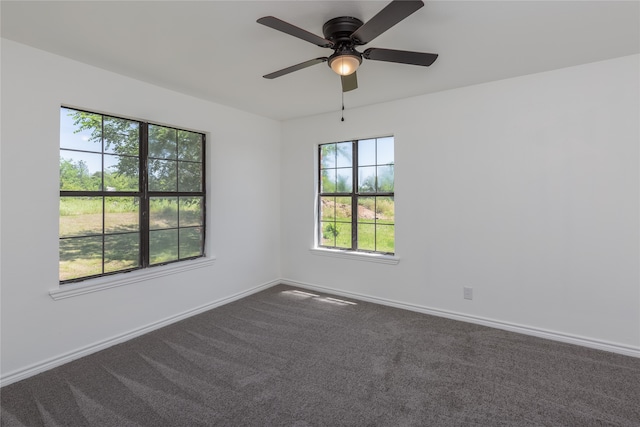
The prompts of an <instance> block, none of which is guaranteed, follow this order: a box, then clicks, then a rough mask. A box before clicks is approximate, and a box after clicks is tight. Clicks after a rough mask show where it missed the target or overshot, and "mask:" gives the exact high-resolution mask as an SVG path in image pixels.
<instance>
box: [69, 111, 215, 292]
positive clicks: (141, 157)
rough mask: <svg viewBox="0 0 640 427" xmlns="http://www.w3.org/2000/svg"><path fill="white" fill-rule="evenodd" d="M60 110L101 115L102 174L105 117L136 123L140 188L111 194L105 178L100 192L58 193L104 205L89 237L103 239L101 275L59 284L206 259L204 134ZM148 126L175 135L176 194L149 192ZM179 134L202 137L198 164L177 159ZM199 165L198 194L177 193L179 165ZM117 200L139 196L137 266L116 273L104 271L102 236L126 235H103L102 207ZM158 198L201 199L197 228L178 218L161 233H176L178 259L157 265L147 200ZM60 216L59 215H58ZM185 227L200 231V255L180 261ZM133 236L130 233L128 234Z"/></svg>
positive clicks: (81, 151)
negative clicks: (95, 199)
mask: <svg viewBox="0 0 640 427" xmlns="http://www.w3.org/2000/svg"><path fill="white" fill-rule="evenodd" d="M63 109H66V110H73V111H78V112H81V113H87V114H94V115H99V116H102V127H103V129H102V139H103V146H102V148H101V150H102V152H101V153H99V154H101V155H102V171H103V172H104V170H105V162H104V157H105V154H107V155H109V153H107V152H105V149H104V122H105V118H107V119H117V120H126V121H129V122H132V123H137V124H138V126H139V128H138V129H139V142H138V143H139V145H138V156H137V158H138V164H139V170H138V178H139V188H138V191H111V190H110V189H109V188H104V187H105V186H104V177H102V180H103V181H102V185H101V188H100V190H62V189H61V190H60V195H59V200H62V198H63V197H99V198H102V203H103V209H102V226H103V228H102V233H101V234H95V235H92V236H95V237H97V236H101V237H102V273H100V274H91V275H87V276H82V277H77V278H71V279H67V280H59V283H60V285H66V284H70V283H77V282H82V281H85V280H89V279H95V278H99V277H105V276H112V275H117V274H121V273H127V272H131V271H136V270H143V269H147V268H152V267H157V266H162V265H167V264H173V263H179V262H183V261H188V260H193V259H197V258H203V257H205V256H206V234H207V233H206V218H207V209H206V206H207V193H206V188H207V187H206V164H207V161H206V159H207V157H206V146H207V144H206V142H207V141H206V134H205V133H203V132H198V131H193V130H187V129H182V128H178V127H175V126H167V125H164V124H158V123H154V122H152V121H145V120H138V119H131V118H127V117H121V116H115V115H111V114H105V113H98V112H94V111H89V110H84V109H79V108H76V107H68V106H65V105H62V106H61V107H60V111H62V110H63ZM150 126H159V127H163V128H166V129H170V130H175V133H176V158H175V160H172V161H175V162H176V191H151V190H149V159H150V158H149V127H150ZM179 132H188V133H191V134H196V135H199V136H200V137H201V152H200V157H201V160H200V162H195V161H192V160H184V159H179V156H178V150H179V148H178V147H179V142H178V140H179V137H178V135H179ZM59 151H60V154H61V155H62V152H63V151H71V152H79V153H91V154H98V153H97V152H96V151H87V150H78V149H69V148H63V147H60V150H59ZM130 157H135V156H130ZM181 162H182V163H199V164H200V165H201V169H200V171H201V172H200V173H201V180H200V191H179V189H180V182H179V179H180V174H179V172H178V170H179V167H178V166H179V163H181ZM117 197H138V198H139V206H140V208H139V229H138V230H139V235H140V237H139V239H140V240H139V253H138V265H137V266H136V267H131V268H124V269H122V270H117V271H107V272H105V256H104V253H105V236H109V235H117V234H125V233H106V232H105V215H106V212H105V211H106V210H105V209H104V206H105V200H106V198H117ZM154 197H156V198H158V197H171V198H173V197H175V198H176V199H177V201H179V200H180V197H185V198H201V212H202V217H201V224H199V225H196V226H180V223H179V219H178V223H177V226H175V227H167V228H165V229H162V230H177V239H178V240H177V251H178V258H177V259H172V260H169V261H164V262H158V263H152V262H151V259H150V233H151V232H153V231H155V230H153V229H151V227H150V200H151V199H152V198H154ZM177 212H178V213H177V215H178V218H179V215H180V209H179V208H177ZM59 217H60V214H59ZM188 228H197V229H200V230H201V239H200V254H199V255H195V256H188V257H184V258H180V255H179V251H180V230H182V229H188ZM131 234H133V233H131ZM83 237H88V236H67V237H61V236H60V235H59V236H58V240H59V242H60V241H62V240H68V239H79V238H83Z"/></svg>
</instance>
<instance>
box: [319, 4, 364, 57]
mask: <svg viewBox="0 0 640 427" xmlns="http://www.w3.org/2000/svg"><path fill="white" fill-rule="evenodd" d="M362 25H363V22H362V21H361V20H359V19H358V18H354V17H352V16H339V17H337V18H333V19H330V20H329V21H327V22H325V23H324V25H323V26H322V34H324V37H325V38H326V39H327V40H329V41H331V42H333V43H334V45H333V50H334V51H335V52H334V53H333V55H331V56H330V57H329V61H328V64H327V65H329V67H331V64H332V62H333V60H334V59H335V58H337V57H340V56H343V55H349V56H353V57H356V58H357V59H358V61H359V62H360V63H362V54H361V53H360V52H358V51H357V50H356V49H355V44H356V43H355V42H354V40H353V39H352V38H351V34H353V33H354V32H355V31H356V30H357V29H358V28H360V27H361V26H362Z"/></svg>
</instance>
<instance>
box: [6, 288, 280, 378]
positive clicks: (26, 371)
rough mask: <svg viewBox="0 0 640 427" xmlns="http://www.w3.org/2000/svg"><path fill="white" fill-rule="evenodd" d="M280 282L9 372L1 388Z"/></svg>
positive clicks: (240, 293) (249, 290)
mask: <svg viewBox="0 0 640 427" xmlns="http://www.w3.org/2000/svg"><path fill="white" fill-rule="evenodd" d="M280 283H281V281H280V280H272V281H270V282H266V283H263V284H261V285H259V286H256V287H253V288H251V289H248V290H246V291H242V292H238V293H236V294H233V295H230V296H228V297H224V298H220V299H218V300H216V301H213V302H210V303H208V304H205V305H202V306H200V307H196V308H193V309H191V310H187V311H184V312H182V313H179V314H176V315H174V316H170V317H167V318H165V319H162V320H159V321H157V322H153V323H150V324H148V325H145V326H142V327H140V328H136V329H133V330H131V331H129V332H125V333H124V334H120V335H117V336H115V337H111V338H108V339H105V340H102V341H98V342H96V343H94V344H91V345H88V346H86V347H82V348H79V349H77V350H73V351H70V352H68V353H65V354H62V355H60V356H56V357H52V358H50V359H48V360H45V361H43V362H39V363H35V364H33V365H30V366H27V367H25V368H21V369H17V370H15V371H12V372H9V373H7V374H6V375H3V376H2V377H1V378H0V387H4V386H6V385H9V384H12V383H15V382H17V381H20V380H23V379H26V378H29V377H31V376H33V375H36V374H39V373H41V372H44V371H48V370H49V369H53V368H55V367H58V366H61V365H64V364H65V363H69V362H71V361H73V360H76V359H79V358H81V357H84V356H88V355H90V354H92V353H96V352H98V351H100V350H104V349H106V348H108V347H111V346H113V345H116V344H120V343H122V342H125V341H128V340H130V339H132V338H135V337H138V336H140V335H144V334H146V333H149V332H151V331H154V330H156V329H159V328H162V327H164V326H168V325H170V324H172V323H175V322H178V321H180V320H183V319H186V318H188V317H191V316H195V315H196V314H200V313H203V312H205V311H207V310H211V309H212V308H216V307H219V306H221V305H225V304H229V303H230V302H233V301H236V300H239V299H241V298H244V297H247V296H249V295H251V294H254V293H256V292H260V291H262V290H265V289H268V288H270V287H272V286H275V285H277V284H280Z"/></svg>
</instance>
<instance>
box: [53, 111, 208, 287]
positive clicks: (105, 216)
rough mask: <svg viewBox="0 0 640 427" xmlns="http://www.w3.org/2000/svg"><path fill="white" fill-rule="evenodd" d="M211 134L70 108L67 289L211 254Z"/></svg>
mask: <svg viewBox="0 0 640 427" xmlns="http://www.w3.org/2000/svg"><path fill="white" fill-rule="evenodd" d="M204 150H205V137H204V135H203V134H201V133H197V132H191V131H186V130H180V129H175V128H171V127H167V126H159V125H154V124H149V123H146V122H141V121H136V120H129V119H124V118H118V117H111V116H106V115H103V114H97V113H91V112H86V111H80V110H75V109H71V108H65V107H62V109H61V112H60V215H59V218H60V231H59V239H60V242H59V252H60V268H59V280H60V283H61V284H64V283H70V282H76V281H79V280H84V279H88V278H92V277H100V276H104V275H108V274H113V273H118V272H125V271H131V270H136V269H140V268H146V267H149V266H153V265H160V264H166V263H169V262H175V261H180V260H185V259H192V258H197V257H202V256H204V238H205V161H204V159H205V156H204Z"/></svg>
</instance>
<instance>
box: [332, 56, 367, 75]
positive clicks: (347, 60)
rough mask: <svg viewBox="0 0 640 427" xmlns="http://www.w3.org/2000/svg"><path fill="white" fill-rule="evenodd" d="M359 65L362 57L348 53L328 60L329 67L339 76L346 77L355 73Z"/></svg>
mask: <svg viewBox="0 0 640 427" xmlns="http://www.w3.org/2000/svg"><path fill="white" fill-rule="evenodd" d="M361 63H362V57H360V56H356V55H352V54H348V53H345V54H342V55H336V56H333V57H331V58H329V66H330V67H331V69H332V70H333V71H335V73H336V74H338V75H340V76H348V75H350V74H353V73H355V72H356V70H357V69H358V67H359V66H360V64H361Z"/></svg>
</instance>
